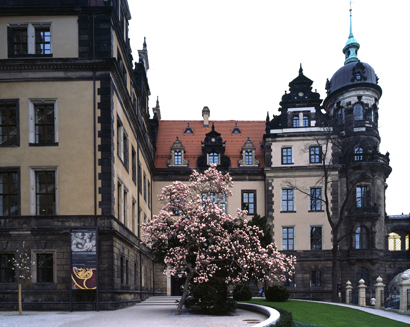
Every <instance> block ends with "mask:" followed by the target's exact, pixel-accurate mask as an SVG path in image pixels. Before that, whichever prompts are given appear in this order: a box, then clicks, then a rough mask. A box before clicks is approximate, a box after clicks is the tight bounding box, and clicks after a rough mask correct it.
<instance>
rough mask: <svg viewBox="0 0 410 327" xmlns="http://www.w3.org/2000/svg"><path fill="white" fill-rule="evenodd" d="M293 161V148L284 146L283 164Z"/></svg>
mask: <svg viewBox="0 0 410 327" xmlns="http://www.w3.org/2000/svg"><path fill="white" fill-rule="evenodd" d="M291 163H292V148H291V147H287V148H282V165H286V164H291Z"/></svg>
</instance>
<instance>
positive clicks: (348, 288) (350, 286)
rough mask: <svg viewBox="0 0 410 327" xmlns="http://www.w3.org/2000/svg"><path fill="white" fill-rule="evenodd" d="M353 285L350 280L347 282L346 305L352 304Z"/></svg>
mask: <svg viewBox="0 0 410 327" xmlns="http://www.w3.org/2000/svg"><path fill="white" fill-rule="evenodd" d="M352 288H353V287H352V283H351V282H350V280H348V281H347V282H346V304H349V303H350V294H351V292H352Z"/></svg>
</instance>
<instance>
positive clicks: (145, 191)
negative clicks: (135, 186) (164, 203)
mask: <svg viewBox="0 0 410 327" xmlns="http://www.w3.org/2000/svg"><path fill="white" fill-rule="evenodd" d="M144 201H145V202H146V201H147V175H145V173H144Z"/></svg>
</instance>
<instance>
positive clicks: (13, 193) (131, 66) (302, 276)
mask: <svg viewBox="0 0 410 327" xmlns="http://www.w3.org/2000/svg"><path fill="white" fill-rule="evenodd" d="M0 9H1V10H0V29H1V31H2V33H0V44H2V45H3V46H2V47H1V48H0V117H1V121H0V136H1V142H0V200H1V201H0V243H1V244H0V299H1V302H0V309H2V310H11V309H15V308H17V294H18V291H17V290H18V283H19V279H18V277H17V275H16V273H15V271H14V270H13V269H12V266H11V263H10V260H12V259H13V258H17V253H18V251H26V252H27V253H28V254H29V255H30V256H31V260H32V264H31V265H30V269H29V274H28V275H31V278H30V279H29V278H26V279H23V280H20V282H21V283H22V289H23V298H24V309H26V310H46V309H55V310H67V309H68V308H69V307H70V305H72V307H73V309H74V310H80V309H82V310H93V309H96V308H97V307H98V308H99V309H116V308H121V307H125V306H129V305H132V304H133V303H136V302H139V301H141V300H144V299H146V298H147V297H149V296H155V295H171V294H177V293H178V288H179V282H180V281H179V280H178V276H177V277H174V278H170V276H165V275H163V274H162V272H163V269H164V267H163V265H161V264H156V263H154V260H153V258H152V256H151V254H150V251H149V249H148V248H146V247H145V246H144V245H143V244H142V231H141V224H142V223H144V222H148V221H150V220H151V218H152V217H153V215H155V214H157V213H158V212H159V210H160V209H161V204H160V203H159V202H158V201H157V195H158V194H160V193H161V189H162V187H164V186H166V185H169V184H171V183H172V182H173V181H176V180H178V181H183V182H188V178H189V175H190V174H191V172H192V170H193V169H196V170H199V171H203V170H205V169H206V168H207V167H209V165H210V164H216V165H217V167H218V169H220V170H222V171H223V172H229V173H230V175H231V176H232V178H233V181H234V188H233V189H232V194H233V195H232V197H231V198H229V199H219V201H220V202H221V203H222V204H223V206H224V207H225V210H226V212H228V213H229V214H231V215H234V214H235V212H236V210H237V208H241V209H243V210H248V217H249V219H251V218H252V216H253V215H254V214H259V215H261V216H266V217H267V218H268V221H269V223H270V225H271V228H272V229H271V231H272V235H273V238H274V241H275V242H276V244H277V246H278V249H279V250H280V251H284V252H285V253H287V254H292V255H295V256H296V257H297V259H298V262H297V265H296V274H295V275H294V276H293V277H292V278H290V279H289V281H288V282H287V283H286V287H287V288H288V289H289V290H290V291H291V293H292V295H291V296H292V297H295V298H306V299H317V300H330V299H331V297H332V276H331V272H332V249H334V246H335V244H336V246H337V251H338V252H337V275H338V280H337V283H338V284H339V285H340V288H341V289H344V286H345V285H346V282H347V281H348V280H350V281H351V282H352V284H353V286H355V283H357V282H358V280H359V279H361V278H363V279H364V280H365V282H366V285H367V286H368V287H371V285H372V283H375V280H376V278H377V277H378V276H381V277H382V278H383V280H384V281H388V280H391V279H392V278H393V277H394V276H395V275H396V274H397V273H399V272H402V271H404V270H405V269H408V268H409V263H408V262H409V261H408V259H409V258H410V255H409V253H410V252H409V233H410V224H409V222H410V218H409V216H408V215H401V216H390V217H389V216H387V215H386V212H385V206H386V197H385V189H386V187H387V184H386V180H387V178H388V176H389V174H390V172H391V170H392V168H391V167H390V165H389V154H388V153H387V154H381V153H380V152H379V144H380V140H381V136H380V134H379V130H378V126H379V115H378V112H379V110H383V108H379V99H380V97H381V96H382V89H381V87H380V86H379V84H378V77H377V75H376V73H375V71H374V69H373V68H372V67H371V66H370V65H369V64H367V63H364V62H361V61H360V60H359V57H360V56H359V55H358V50H359V47H360V45H359V43H358V42H357V40H356V39H355V38H354V37H353V33H352V32H351V33H350V35H349V38H348V41H347V43H346V45H345V47H344V48H343V52H344V54H345V61H344V65H343V66H342V67H341V68H340V69H339V70H338V71H337V72H335V73H334V75H333V77H332V78H331V79H330V80H328V81H327V83H326V90H327V94H326V97H325V98H324V100H322V98H321V95H320V94H319V93H317V92H316V91H313V90H312V85H313V81H312V80H310V79H309V78H308V77H306V76H305V75H304V73H303V68H302V66H300V68H299V73H298V74H295V75H296V76H295V79H294V80H292V81H291V82H290V83H289V91H288V92H285V94H284V95H283V97H282V100H281V102H280V109H279V112H278V113H275V114H274V115H273V116H269V115H268V116H267V117H266V119H264V117H260V120H246V121H236V120H225V121H222V120H217V119H215V120H212V119H211V109H212V108H211V109H210V108H208V107H204V108H203V109H202V112H201V113H200V112H199V110H198V117H201V116H199V115H200V114H202V119H198V120H162V119H161V108H160V105H159V101H158V100H157V102H156V106H155V107H154V108H152V114H151V115H150V112H149V111H150V110H149V97H150V95H151V91H150V88H149V84H148V79H147V74H148V71H149V68H150V67H149V60H148V47H147V43H146V40H144V41H143V45H142V49H141V50H139V51H138V53H137V54H135V55H134V54H133V53H132V51H131V47H130V40H129V37H130V33H129V31H128V22H129V20H130V19H131V13H130V11H129V8H128V2H127V0H47V1H42V0H38V1H36V4H35V5H33V4H32V1H30V0H18V1H11V0H5V1H0ZM67 31H70V33H67ZM141 41H142V40H141ZM335 58H336V60H338V59H337V57H336V56H335ZM302 59H303V58H302ZM341 59H342V58H340V62H341V64H343V61H342V60H341ZM295 73H296V69H295ZM214 115H215V116H216V115H217V114H214V113H213V116H214ZM216 118H217V117H216ZM87 274H88V275H87ZM84 276H88V277H84ZM342 293H343V292H342ZM342 296H343V295H342Z"/></svg>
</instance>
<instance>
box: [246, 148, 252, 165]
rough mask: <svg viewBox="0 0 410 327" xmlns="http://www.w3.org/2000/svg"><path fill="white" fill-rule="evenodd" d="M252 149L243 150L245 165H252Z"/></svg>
mask: <svg viewBox="0 0 410 327" xmlns="http://www.w3.org/2000/svg"><path fill="white" fill-rule="evenodd" d="M252 164H253V162H252V151H246V152H245V165H252Z"/></svg>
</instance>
